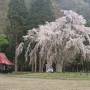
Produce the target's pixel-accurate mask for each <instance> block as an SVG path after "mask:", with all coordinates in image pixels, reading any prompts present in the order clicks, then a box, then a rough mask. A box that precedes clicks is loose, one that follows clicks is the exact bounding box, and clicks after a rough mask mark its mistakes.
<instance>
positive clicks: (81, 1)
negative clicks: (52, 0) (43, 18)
mask: <svg viewBox="0 0 90 90" xmlns="http://www.w3.org/2000/svg"><path fill="white" fill-rule="evenodd" d="M57 1H58V4H59V6H60V7H61V8H62V9H71V10H74V11H76V12H77V13H79V14H82V15H84V17H86V19H89V18H90V0H57Z"/></svg>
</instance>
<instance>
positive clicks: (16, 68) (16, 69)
mask: <svg viewBox="0 0 90 90" xmlns="http://www.w3.org/2000/svg"><path fill="white" fill-rule="evenodd" d="M17 59H18V57H17V56H15V73H17V71H18V65H17V61H18V60H17Z"/></svg>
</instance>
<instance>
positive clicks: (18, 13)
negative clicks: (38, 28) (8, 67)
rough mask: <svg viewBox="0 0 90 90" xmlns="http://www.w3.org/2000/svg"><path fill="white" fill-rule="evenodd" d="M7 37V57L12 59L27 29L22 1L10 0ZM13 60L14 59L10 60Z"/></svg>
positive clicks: (25, 11)
mask: <svg viewBox="0 0 90 90" xmlns="http://www.w3.org/2000/svg"><path fill="white" fill-rule="evenodd" d="M8 21H9V24H8V26H7V31H6V33H7V35H8V38H9V43H10V45H9V50H8V53H9V55H10V56H9V57H11V58H12V57H14V55H15V49H16V47H17V46H18V44H19V43H20V42H21V40H22V36H23V35H24V34H26V32H27V29H29V28H28V11H27V8H26V7H25V2H24V0H11V1H10V4H9V10H8ZM12 59H14V58H12Z"/></svg>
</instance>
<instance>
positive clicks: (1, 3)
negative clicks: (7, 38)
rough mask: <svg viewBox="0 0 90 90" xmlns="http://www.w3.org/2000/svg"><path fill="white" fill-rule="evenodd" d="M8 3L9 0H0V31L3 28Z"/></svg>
mask: <svg viewBox="0 0 90 90" xmlns="http://www.w3.org/2000/svg"><path fill="white" fill-rule="evenodd" d="M8 3H9V0H0V33H3V31H4V30H5V23H6V21H5V20H6V16H7V9H8Z"/></svg>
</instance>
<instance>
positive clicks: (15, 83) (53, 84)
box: [0, 75, 90, 90]
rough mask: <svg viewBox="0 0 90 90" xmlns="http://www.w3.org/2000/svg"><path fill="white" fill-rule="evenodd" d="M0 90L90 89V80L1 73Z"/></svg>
mask: <svg viewBox="0 0 90 90" xmlns="http://www.w3.org/2000/svg"><path fill="white" fill-rule="evenodd" d="M0 90H90V81H89V80H50V79H49V80H48V79H32V78H16V77H8V76H3V75H0Z"/></svg>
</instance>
